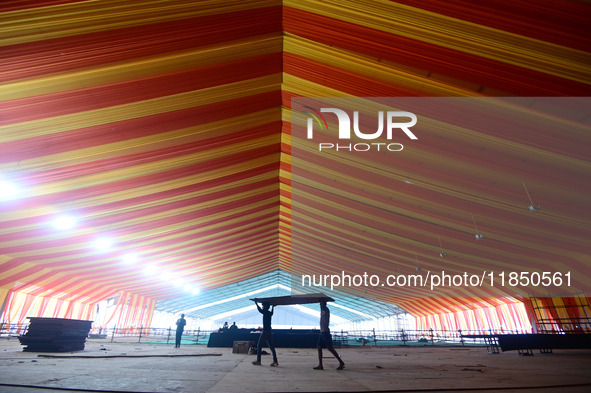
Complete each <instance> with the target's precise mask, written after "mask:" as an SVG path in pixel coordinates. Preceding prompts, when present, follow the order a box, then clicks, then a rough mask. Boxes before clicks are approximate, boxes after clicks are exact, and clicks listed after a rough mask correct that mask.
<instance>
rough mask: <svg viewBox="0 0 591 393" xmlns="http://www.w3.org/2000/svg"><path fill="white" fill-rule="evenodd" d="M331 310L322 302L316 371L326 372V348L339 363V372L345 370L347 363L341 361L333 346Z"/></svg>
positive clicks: (324, 301)
mask: <svg viewBox="0 0 591 393" xmlns="http://www.w3.org/2000/svg"><path fill="white" fill-rule="evenodd" d="M329 325H330V310H329V309H328V307H327V306H326V300H321V301H320V335H319V336H318V366H316V367H314V370H324V366H323V365H322V347H323V346H324V347H326V349H328V350H329V351H330V353H332V354H333V355H334V357H335V358H336V359H337V360H338V361H339V366H338V367H337V370H342V369H344V368H345V362H343V360H342V359H341V357H340V356H339V354H338V353H337V351H336V350H335V349H334V347H333V346H332V335H331V334H330V329H329Z"/></svg>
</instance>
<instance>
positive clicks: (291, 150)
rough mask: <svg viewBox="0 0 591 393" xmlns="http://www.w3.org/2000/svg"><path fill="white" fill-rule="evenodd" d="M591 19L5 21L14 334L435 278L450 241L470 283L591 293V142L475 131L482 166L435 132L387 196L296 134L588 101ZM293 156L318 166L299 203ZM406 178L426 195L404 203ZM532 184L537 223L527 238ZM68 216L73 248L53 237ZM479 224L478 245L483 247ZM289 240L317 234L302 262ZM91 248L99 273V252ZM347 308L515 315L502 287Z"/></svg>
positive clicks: (454, 6)
mask: <svg viewBox="0 0 591 393" xmlns="http://www.w3.org/2000/svg"><path fill="white" fill-rule="evenodd" d="M589 10H590V8H589V6H588V5H586V4H584V3H580V2H576V1H567V0H559V1H541V2H540V1H531V0H520V1H514V2H508V1H500V0H499V1H489V2H483V3H479V4H478V5H474V4H472V3H471V2H467V1H463V0H451V1H445V2H443V1H438V0H428V1H411V0H403V1H389V0H338V1H337V0H324V1H320V0H284V1H280V0H253V1H247V2H244V1H239V0H229V1H228V0H225V1H220V0H209V1H190V0H189V1H187V0H166V1H164V0H136V1H130V0H99V1H85V0H78V1H68V0H55V1H51V0H45V1H35V2H32V1H25V0H7V1H3V2H2V4H0V26H1V28H2V35H1V36H0V57H1V61H0V83H1V84H0V97H1V98H0V180H2V179H4V180H11V181H15V182H17V183H18V184H19V185H20V187H21V191H22V192H21V196H20V197H18V198H14V199H9V200H0V306H1V305H2V304H4V313H3V316H2V317H1V318H3V319H6V320H10V321H17V320H22V319H24V318H25V317H27V316H41V315H58V316H64V315H68V316H70V317H77V318H92V313H93V311H92V310H93V307H92V305H94V304H95V303H97V302H98V301H100V300H103V299H106V298H110V297H113V296H116V295H119V296H120V299H123V300H121V302H123V303H121V307H120V309H121V310H126V311H124V312H123V314H121V315H120V316H118V317H116V318H117V323H118V324H121V323H123V324H127V325H129V326H146V325H147V324H148V325H149V323H150V318H151V314H152V312H153V309H154V304H155V302H156V301H158V300H161V299H168V298H173V297H176V296H179V295H181V294H182V293H183V287H184V286H189V287H193V288H195V287H198V288H200V289H201V290H208V289H215V288H219V287H222V286H224V285H227V284H232V283H236V282H240V281H242V280H245V279H249V278H253V277H257V276H259V275H262V274H265V273H268V272H271V271H273V270H276V269H281V270H285V271H289V272H292V273H294V274H296V275H301V274H306V272H307V271H317V270H318V269H320V270H319V271H321V272H326V273H333V272H338V271H341V270H348V271H350V272H351V273H352V274H355V273H360V272H363V271H366V270H367V271H379V272H383V273H386V272H396V271H412V270H413V269H414V268H415V267H416V265H417V261H418V263H419V264H420V265H421V266H422V267H423V269H424V270H427V269H432V270H433V269H436V268H438V267H439V266H440V263H441V260H440V258H439V255H438V254H439V252H440V243H439V240H440V241H441V242H442V244H443V246H444V247H445V249H446V251H447V252H448V254H449V260H451V259H452V258H453V259H454V261H455V262H454V266H455V268H456V269H457V271H462V270H470V271H472V270H478V269H479V268H480V266H481V264H482V263H483V262H487V263H488V262H490V261H491V260H495V261H497V260H498V261H500V262H501V263H503V264H505V265H510V266H512V267H513V268H514V269H515V270H517V271H519V270H531V269H534V268H535V269H537V268H538V266H541V267H544V268H547V269H553V270H564V269H565V268H572V270H573V271H576V272H584V271H586V270H585V269H588V267H589V264H590V260H589V248H588V246H586V243H587V240H588V238H589V234H590V226H589V222H590V221H589V220H590V218H591V214H590V213H591V209H590V207H591V206H590V202H589V198H588V196H589V191H590V187H591V186H590V184H589V182H588V179H589V175H590V174H591V166H590V163H589V155H588V153H587V151H586V150H587V148H586V147H587V146H589V134H587V133H585V132H583V131H584V130H585V128H584V126H585V124H583V125H582V126H580V127H578V128H575V129H573V132H572V135H569V136H568V138H567V137H564V135H559V134H553V133H548V134H544V135H537V134H536V135H532V134H530V133H527V132H525V131H524V130H513V131H514V132H509V131H507V130H499V132H498V133H497V134H487V135H484V134H482V133H478V132H474V133H472V134H470V144H469V146H467V145H464V144H462V140H464V137H465V135H464V134H462V132H461V130H460V129H457V132H458V133H457V134H453V135H451V134H447V133H446V134H444V133H443V131H441V133H437V132H436V131H434V133H433V134H432V135H429V138H431V139H430V140H431V141H432V142H427V139H428V138H427V136H426V135H424V136H423V141H425V142H424V143H422V144H417V145H416V146H417V147H416V149H414V150H413V151H411V152H410V153H409V154H408V155H405V159H404V160H403V161H401V162H400V163H399V167H397V170H396V173H394V172H393V171H391V170H389V169H388V163H384V162H381V163H380V162H377V163H376V162H371V160H370V161H357V162H356V161H352V162H340V161H338V160H336V159H335V161H333V162H332V166H325V165H324V164H325V162H318V161H317V160H316V159H315V157H314V155H313V154H310V153H309V152H307V151H305V150H302V149H300V148H299V147H298V146H299V144H296V143H292V142H293V141H292V138H296V137H297V136H295V135H291V127H290V121H291V117H292V116H298V115H297V113H296V112H297V109H296V108H291V99H292V98H298V97H327V96H334V97H355V96H358V97H377V96H383V97H491V96H495V97H498V96H526V97H528V96H556V97H569V96H571V97H585V96H589V93H590V88H589V86H590V84H591V73H590V67H589V65H590V64H591V55H590V53H589V52H590V51H591V45H590V43H591V41H590V40H591V38H589V36H588V34H586V29H587V26H589V25H590V22H591V20H590V19H591V17H590V15H591V13H590V12H589ZM526 11H527V12H526ZM577 111H578V109H577V108H574V112H575V113H578V112H577ZM583 123H584V122H583ZM586 126H587V127H588V122H587V124H586ZM581 130H583V131H581ZM522 131H523V132H522ZM435 141H438V143H435ZM292 157H295V158H297V160H298V162H304V163H305V165H303V166H302V167H298V168H297V169H298V176H299V177H298V179H299V180H298V183H297V184H292V180H293V179H292V176H291V174H292V170H293V168H292ZM368 164H369V165H368ZM410 175H412V177H413V178H414V182H415V184H416V185H418V186H417V187H414V188H413V187H406V188H404V187H402V186H400V185H399V183H400V182H399V180H400V179H404V176H407V177H408V176H410ZM393 181H397V183H394V184H397V186H396V187H393V186H391V184H392V182H393ZM522 184H527V185H528V190H529V192H531V196H532V198H534V199H535V200H536V201H539V202H538V203H540V204H542V206H543V208H542V210H541V211H538V212H535V213H534V214H535V215H532V214H531V213H530V212H528V211H527V205H528V204H529V201H528V198H527V196H526V194H525V192H524V189H523V186H522ZM296 193H297V195H294V194H296ZM292 197H293V198H292ZM293 204H297V206H295V205H293ZM292 207H293V208H295V209H297V211H298V212H304V214H301V215H297V216H296V215H292ZM66 213H67V214H71V215H74V216H76V217H77V219H78V223H77V226H76V227H75V228H73V229H69V230H63V229H55V228H53V227H52V222H53V220H54V219H56V218H57V217H58V216H60V215H61V214H66ZM471 213H473V215H474V216H476V219H477V220H478V224H479V226H480V227H481V228H483V230H486V232H487V239H486V242H481V243H478V244H476V243H475V242H474V240H473V237H472V235H471V234H470V232H471V231H472V227H473V222H472V219H471V218H470V214H471ZM293 220H298V222H297V224H298V225H302V226H303V227H305V228H306V230H307V233H306V234H305V235H304V236H300V237H298V247H297V250H295V251H297V252H294V249H293V248H292V224H293ZM99 236H106V237H109V238H110V239H111V240H112V241H113V246H112V248H111V249H110V250H108V251H103V252H98V251H96V250H94V249H92V247H90V246H91V244H92V243H93V242H94V241H95V240H96V239H97V237H99ZM336 239H345V240H346V242H345V243H344V244H343V243H339V242H337V241H336ZM353 241H354V242H355V244H358V246H357V247H356V248H353V249H351V247H350V244H352V242H353ZM343 249H345V250H346V252H345V253H344V255H343ZM130 253H131V254H134V255H135V258H136V260H135V263H126V262H124V257H125V256H126V255H128V254H130ZM576 279H577V280H579V279H580V278H579V277H577V278H576ZM345 290H349V291H350V292H351V293H352V294H353V295H356V296H366V297H370V298H373V299H376V300H381V301H386V302H389V303H394V304H397V305H399V306H401V307H402V308H404V309H405V310H407V311H408V312H410V313H412V314H414V315H416V316H432V315H434V314H441V315H443V314H448V313H454V312H458V313H460V312H465V311H466V310H472V309H477V308H479V307H501V308H502V307H509V308H511V307H512V306H511V304H513V303H515V302H516V301H518V300H516V298H515V297H514V296H512V295H514V294H513V293H507V291H503V290H501V289H498V288H493V289H478V288H465V289H462V291H460V293H453V294H452V293H447V294H446V293H442V294H441V296H439V297H436V298H432V297H425V296H422V295H421V294H420V293H419V292H420V290H417V291H414V292H413V291H412V290H411V291H408V290H398V289H395V288H384V289H377V290H369V291H367V292H364V291H363V290H362V289H358V288H349V289H345ZM523 296H525V297H527V294H523ZM507 304H508V305H509V306H504V305H507ZM142 310H143V311H142ZM505 311H506V310H505ZM505 311H503V312H505ZM507 312H508V313H510V312H509V311H507ZM511 312H512V311H511ZM32 314H35V315H32ZM507 315H508V314H507ZM114 318H115V317H114ZM516 318H517V317H516Z"/></svg>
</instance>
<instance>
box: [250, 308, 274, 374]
mask: <svg viewBox="0 0 591 393" xmlns="http://www.w3.org/2000/svg"><path fill="white" fill-rule="evenodd" d="M255 304H256V305H257V309H258V310H259V312H260V313H261V314H263V331H262V332H261V335H260V336H259V341H258V343H257V360H256V361H254V362H252V364H254V365H255V366H260V365H261V351H262V348H263V345H264V344H265V341H266V342H267V343H268V344H269V349H271V353H272V354H273V363H271V366H272V367H277V366H278V365H279V363H277V353H276V352H275V345H274V344H273V330H272V329H271V317H272V316H273V311H274V309H275V306H273V307H272V308H271V310H269V302H263V308H261V307H260V306H259V303H258V302H256V301H255Z"/></svg>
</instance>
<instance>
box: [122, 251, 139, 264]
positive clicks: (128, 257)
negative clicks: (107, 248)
mask: <svg viewBox="0 0 591 393" xmlns="http://www.w3.org/2000/svg"><path fill="white" fill-rule="evenodd" d="M138 259H139V258H138V256H137V255H136V254H133V253H128V254H125V255H123V258H121V261H122V262H123V263H125V264H126V265H133V264H135V263H136V262H137V261H138Z"/></svg>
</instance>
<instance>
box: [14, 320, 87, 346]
mask: <svg viewBox="0 0 591 393" xmlns="http://www.w3.org/2000/svg"><path fill="white" fill-rule="evenodd" d="M29 320H30V321H31V323H30V324H29V328H28V329H27V333H26V334H24V335H23V336H20V337H19V338H18V339H19V341H20V343H21V345H26V347H25V348H23V351H29V352H69V351H82V350H84V344H85V343H86V338H87V337H88V333H89V331H90V328H91V326H92V321H83V320H79V319H64V318H37V317H29Z"/></svg>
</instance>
